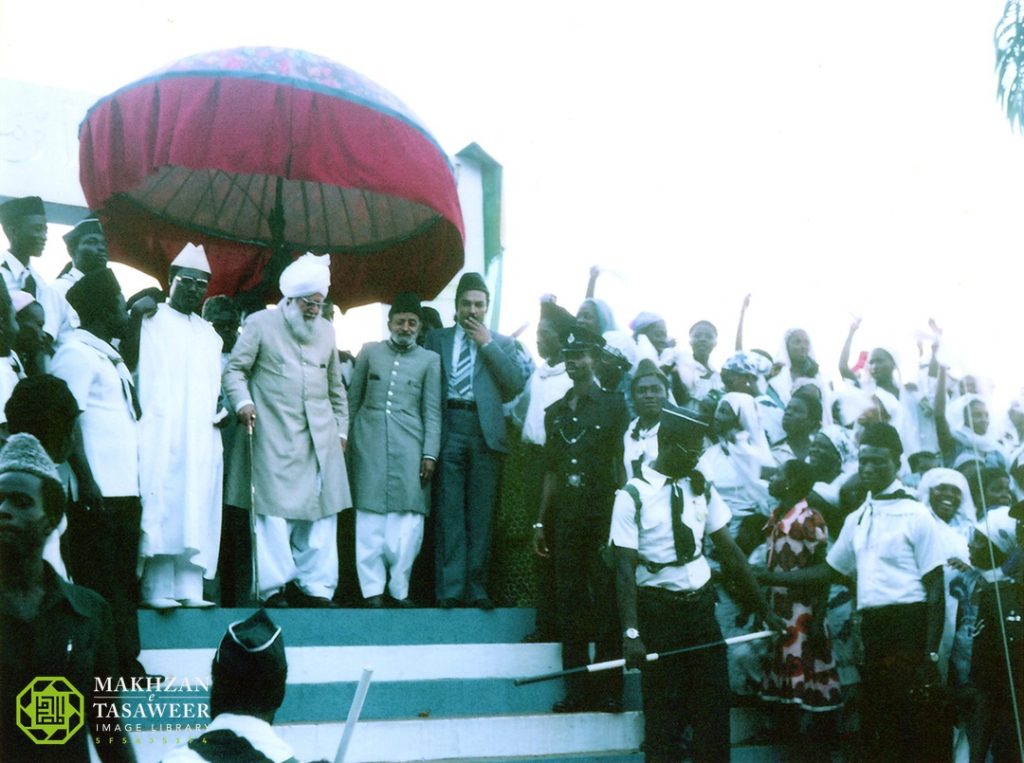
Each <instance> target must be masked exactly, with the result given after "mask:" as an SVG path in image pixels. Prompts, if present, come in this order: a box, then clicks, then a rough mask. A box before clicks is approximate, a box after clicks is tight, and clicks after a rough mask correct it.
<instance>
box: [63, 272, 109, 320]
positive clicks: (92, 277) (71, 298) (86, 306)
mask: <svg viewBox="0 0 1024 763" xmlns="http://www.w3.org/2000/svg"><path fill="white" fill-rule="evenodd" d="M120 293H121V284H119V283H118V282H117V277H116V276H115V275H114V271H113V270H111V269H110V268H101V269H99V270H94V271H92V272H91V273H86V274H85V275H84V276H82V278H80V279H79V280H78V282H77V283H75V285H74V286H72V287H71V288H70V289H68V293H67V295H66V298H67V301H68V304H69V305H71V306H72V307H73V308H75V311H76V312H78V313H79V314H80V315H81V314H90V313H92V312H93V311H94V310H97V309H101V310H109V309H110V308H109V305H110V304H111V302H113V301H114V300H116V299H117V295H118V294H120Z"/></svg>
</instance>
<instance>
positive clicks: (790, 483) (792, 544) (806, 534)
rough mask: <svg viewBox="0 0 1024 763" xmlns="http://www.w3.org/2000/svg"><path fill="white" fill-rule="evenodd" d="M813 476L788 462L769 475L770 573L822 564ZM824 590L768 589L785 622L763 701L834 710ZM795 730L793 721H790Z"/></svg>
mask: <svg viewBox="0 0 1024 763" xmlns="http://www.w3.org/2000/svg"><path fill="white" fill-rule="evenodd" d="M813 484H814V473H813V471H812V470H811V468H810V467H809V466H808V465H807V464H805V463H803V462H801V461H787V462H786V463H785V464H783V465H782V467H781V468H780V469H779V471H778V472H777V473H776V474H775V476H774V477H772V480H771V482H770V483H769V485H768V491H769V492H770V493H771V495H772V496H773V497H775V498H777V499H778V500H779V506H778V508H776V509H775V511H774V512H772V515H771V517H770V518H769V520H768V524H767V525H766V526H765V535H766V536H767V541H768V575H766V576H765V578H766V579H767V580H769V581H770V580H771V574H772V573H774V572H785V571H789V570H794V569H803V568H805V567H811V566H813V565H815V564H819V563H822V562H824V560H825V552H826V548H827V546H828V529H827V527H826V525H825V520H824V519H823V518H822V516H821V514H819V513H818V512H817V511H816V510H814V509H812V508H810V507H809V506H808V505H807V501H806V496H807V494H808V493H809V492H810V490H811V487H812V486H813ZM827 598H828V586H824V587H822V588H820V589H817V590H814V589H809V588H797V587H792V588H789V587H779V586H773V587H772V588H771V589H770V601H771V604H772V610H773V611H774V613H775V614H777V615H778V616H779V617H781V618H782V619H783V620H785V621H786V625H787V629H786V635H785V636H784V637H783V638H782V639H781V640H780V641H779V642H778V643H777V644H776V645H775V648H774V649H772V650H771V651H770V652H769V654H768V657H767V660H766V665H765V677H764V682H763V685H762V690H761V697H762V698H763V699H765V700H770V701H776V702H782V703H786V704H789V705H795V706H797V707H799V708H800V709H801V710H804V711H810V712H814V713H820V712H826V711H830V710H836V709H838V708H839V707H840V706H841V704H842V700H841V696H840V687H839V673H838V671H837V670H836V663H835V659H834V658H833V656H832V644H831V641H830V640H829V637H828V634H827V630H826V627H825V607H826V602H827ZM792 723H793V724H794V727H792V728H791V729H789V730H790V731H796V730H797V728H796V727H795V724H796V723H797V719H796V718H793V719H792Z"/></svg>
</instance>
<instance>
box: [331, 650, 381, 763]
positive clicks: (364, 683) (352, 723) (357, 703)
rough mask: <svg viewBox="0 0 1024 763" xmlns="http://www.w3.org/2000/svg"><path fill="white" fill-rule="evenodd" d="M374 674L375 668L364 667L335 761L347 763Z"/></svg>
mask: <svg viewBox="0 0 1024 763" xmlns="http://www.w3.org/2000/svg"><path fill="white" fill-rule="evenodd" d="M372 675H373V668H363V675H362V677H360V679H359V686H357V687H356V696H355V697H354V698H353V699H352V707H350V708H349V709H348V718H347V719H346V720H345V730H344V731H343V732H342V733H341V741H340V742H339V743H338V752H337V753H336V754H335V755H334V763H345V753H346V752H348V746H349V743H350V742H351V741H352V734H353V733H354V732H355V730H356V723H357V722H358V721H359V714H360V713H361V712H363V702H365V701H366V692H367V691H369V689H370V677H371V676H372Z"/></svg>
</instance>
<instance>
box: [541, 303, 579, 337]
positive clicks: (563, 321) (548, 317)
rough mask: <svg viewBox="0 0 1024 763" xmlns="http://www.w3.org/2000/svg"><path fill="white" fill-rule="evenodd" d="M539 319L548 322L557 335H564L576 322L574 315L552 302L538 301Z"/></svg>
mask: <svg viewBox="0 0 1024 763" xmlns="http://www.w3.org/2000/svg"><path fill="white" fill-rule="evenodd" d="M540 319H541V320H542V321H547V322H548V323H550V324H551V325H552V326H553V327H554V329H555V333H556V334H558V336H559V337H565V336H566V335H567V334H568V333H569V332H570V331H572V328H573V326H574V325H575V324H576V318H575V316H573V314H572V313H570V312H569V311H568V310H566V309H565V308H564V307H562V306H561V305H558V304H555V303H554V302H541V303H540Z"/></svg>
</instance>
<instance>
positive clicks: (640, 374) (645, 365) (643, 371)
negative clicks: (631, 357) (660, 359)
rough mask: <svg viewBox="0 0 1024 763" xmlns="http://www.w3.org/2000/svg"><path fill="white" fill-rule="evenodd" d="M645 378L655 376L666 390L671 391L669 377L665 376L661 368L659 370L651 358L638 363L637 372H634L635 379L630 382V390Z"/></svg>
mask: <svg viewBox="0 0 1024 763" xmlns="http://www.w3.org/2000/svg"><path fill="white" fill-rule="evenodd" d="M645 376H655V377H657V379H658V381H660V382H661V384H662V386H663V387H665V389H666V390H668V389H671V386H670V385H669V381H668V377H667V376H665V374H664V373H663V372H662V370H661V369H660V368H658V364H657V363H655V362H654V361H653V360H651V359H650V358H643V359H642V360H641V361H640V362H639V363H637V365H636V371H634V372H633V378H632V380H631V381H630V385H629V386H630V388H632V387H633V386H634V385H635V384H636V380H637V379H642V378H644V377H645Z"/></svg>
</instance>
